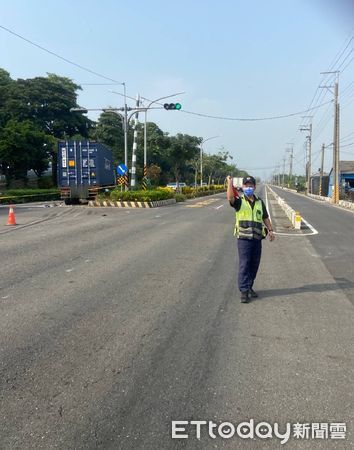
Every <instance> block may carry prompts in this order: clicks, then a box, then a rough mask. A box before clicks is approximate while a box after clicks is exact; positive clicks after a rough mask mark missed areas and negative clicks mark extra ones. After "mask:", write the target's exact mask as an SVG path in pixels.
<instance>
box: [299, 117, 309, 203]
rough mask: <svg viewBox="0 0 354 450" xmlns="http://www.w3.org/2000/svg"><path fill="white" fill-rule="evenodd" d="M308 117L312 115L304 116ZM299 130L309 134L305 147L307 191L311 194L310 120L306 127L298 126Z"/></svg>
mask: <svg viewBox="0 0 354 450" xmlns="http://www.w3.org/2000/svg"><path fill="white" fill-rule="evenodd" d="M305 117H309V118H311V119H312V116H304V118H305ZM300 131H308V132H309V134H308V135H307V136H306V140H307V147H306V150H307V151H306V153H307V164H306V167H307V193H308V194H311V172H312V168H311V165H312V161H311V146H312V122H310V125H309V126H308V127H303V128H300Z"/></svg>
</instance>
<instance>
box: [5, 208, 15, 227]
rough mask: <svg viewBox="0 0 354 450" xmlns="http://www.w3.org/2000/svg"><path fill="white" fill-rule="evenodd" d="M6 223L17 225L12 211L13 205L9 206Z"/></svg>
mask: <svg viewBox="0 0 354 450" xmlns="http://www.w3.org/2000/svg"><path fill="white" fill-rule="evenodd" d="M6 225H17V224H16V219H15V212H14V208H13V206H10V209H9V218H8V219H7V224H6Z"/></svg>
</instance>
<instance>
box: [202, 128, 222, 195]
mask: <svg viewBox="0 0 354 450" xmlns="http://www.w3.org/2000/svg"><path fill="white" fill-rule="evenodd" d="M218 137H221V135H220V134H218V135H217V136H211V137H209V138H207V139H203V140H202V142H201V143H200V187H203V144H205V142H207V141H210V140H211V139H216V138H218Z"/></svg>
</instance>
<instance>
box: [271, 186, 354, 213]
mask: <svg viewBox="0 0 354 450" xmlns="http://www.w3.org/2000/svg"><path fill="white" fill-rule="evenodd" d="M268 187H269V185H268ZM277 187H279V186H277ZM269 189H270V187H269ZM282 189H283V190H284V191H288V192H293V193H294V194H297V195H302V196H305V197H310V198H313V199H314V200H318V201H320V202H326V203H328V204H329V205H332V206H337V207H338V206H339V207H340V208H343V209H352V210H354V202H349V201H348V200H339V203H338V205H337V204H336V203H333V202H332V197H325V196H324V195H316V194H306V195H304V194H300V193H299V192H297V191H295V190H294V189H288V188H282Z"/></svg>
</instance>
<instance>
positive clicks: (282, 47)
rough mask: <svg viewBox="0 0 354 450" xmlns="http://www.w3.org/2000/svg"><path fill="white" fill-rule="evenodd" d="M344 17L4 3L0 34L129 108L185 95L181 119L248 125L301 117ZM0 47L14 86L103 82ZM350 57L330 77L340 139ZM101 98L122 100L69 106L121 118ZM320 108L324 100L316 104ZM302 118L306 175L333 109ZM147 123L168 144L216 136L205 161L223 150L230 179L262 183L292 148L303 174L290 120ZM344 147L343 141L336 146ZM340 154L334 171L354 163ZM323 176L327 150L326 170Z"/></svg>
mask: <svg viewBox="0 0 354 450" xmlns="http://www.w3.org/2000/svg"><path fill="white" fill-rule="evenodd" d="M331 5H332V6H331ZM333 5H335V6H333ZM348 5H349V3H348V2H347V1H345V0H343V1H339V2H332V3H331V2H326V1H319V0H312V1H311V0H308V1H305V0H286V1H285V0H269V1H261V0H255V1H239V0H235V1H231V0H230V1H229V0H227V1H226V0H220V1H218V2H215V1H210V0H204V1H194V2H191V1H185V0H179V1H178V2H172V1H166V0H165V1H160V0H150V1H149V2H145V1H139V0H136V1H135V2H126V1H125V2H123V1H120V0H119V1H113V0H102V1H101V2H97V1H92V0H86V1H82V0H76V1H70V2H69V1H67V0H63V1H60V2H53V1H51V0H49V1H43V0H32V1H30V2H29V1H25V0H12V1H11V2H7V1H4V2H2V11H1V19H0V25H3V26H5V27H8V28H10V29H12V30H13V31H15V32H17V33H19V34H21V35H23V36H25V37H26V38H28V39H30V40H32V41H34V42H36V43H38V44H40V45H42V46H44V47H46V48H48V49H50V50H52V51H54V52H56V53H58V54H60V55H62V56H64V57H66V58H68V59H70V60H72V61H75V62H76V63H78V64H81V65H83V66H86V67H89V68H91V69H92V70H94V71H97V72H100V73H101V74H104V75H106V76H107V77H110V78H113V79H115V80H117V81H125V82H126V84H127V91H128V94H130V95H132V96H135V95H136V94H137V93H138V92H139V93H140V94H141V95H143V96H145V97H148V98H151V99H155V98H158V97H161V96H163V95H168V94H172V93H175V92H179V91H185V92H186V94H184V95H183V96H181V97H179V98H178V100H180V101H181V103H182V105H183V109H185V110H188V111H193V112H201V113H205V114H210V115H214V116H215V115H216V116H226V117H251V118H258V117H264V116H278V115H283V114H288V113H293V112H297V111H303V110H306V108H307V107H308V106H309V104H310V102H311V99H312V98H313V95H314V94H315V91H316V88H317V86H318V85H319V84H320V81H321V77H322V76H321V75H320V72H322V71H325V70H327V69H328V68H329V67H330V65H331V63H332V61H333V59H334V58H335V57H336V55H338V54H339V53H340V51H341V50H343V48H344V47H345V45H346V43H347V42H348V41H349V38H350V37H351V35H352V34H353V20H352V19H353V18H354V15H353V14H352V12H353V11H352V8H351V7H350V6H348ZM0 38H1V45H0V48H1V53H0V56H1V67H3V68H4V69H6V70H7V71H9V72H10V74H11V76H12V77H13V78H29V77H34V76H39V75H45V74H46V73H47V72H53V73H57V74H59V75H63V76H68V77H70V78H72V79H73V80H74V81H76V82H78V83H100V82H102V83H104V82H105V80H103V79H100V78H99V77H97V76H94V75H92V74H90V73H87V72H84V71H82V70H80V69H78V68H76V67H74V66H71V65H69V64H67V63H65V62H63V61H60V60H59V59H57V58H55V57H54V56H51V55H49V54H47V53H44V52H42V51H41V50H39V49H37V48H35V47H33V46H31V45H29V44H27V43H26V42H24V41H22V40H20V39H18V38H17V37H15V36H13V35H11V34H9V33H7V32H6V31H4V30H2V29H0ZM353 42H354V41H353ZM353 42H352V43H351V44H350V46H349V47H348V49H347V51H346V53H344V54H343V58H342V59H344V58H345V57H346V55H348V54H349V52H350V51H351V48H352V46H353ZM352 56H353V55H352V54H350V55H348V58H347V60H346V64H347V63H349V65H348V66H347V67H346V69H345V70H344V72H343V73H342V74H341V75H340V92H341V91H343V95H342V96H341V98H340V100H341V105H343V109H342V116H341V136H343V137H345V136H347V135H348V134H350V133H352V132H354V121H353V119H352V118H353V117H354V114H353V113H354V97H353V96H352V94H353V92H354V87H353V86H350V83H351V82H352V80H353V75H354V62H352V63H351V62H350V61H351V57H352ZM340 62H341V61H339V62H338V64H337V66H338V65H340ZM346 64H344V65H343V66H342V68H344V67H345V65H346ZM323 81H324V82H325V83H326V84H328V83H331V82H332V80H331V79H328V80H323ZM346 86H348V89H347V90H346V91H345V88H346ZM109 89H114V90H117V91H120V92H122V87H121V86H84V90H83V91H82V92H81V93H80V96H79V103H80V105H82V106H85V107H105V106H108V105H115V106H122V104H123V103H122V98H121V97H120V96H118V95H115V94H113V93H110V92H109ZM331 98H332V94H331V93H330V92H329V91H327V90H326V91H325V92H324V93H323V99H321V101H320V102H317V103H322V102H325V101H328V100H330V99H331ZM315 104H316V102H315ZM326 111H327V112H326ZM308 114H310V113H308ZM311 114H314V117H313V130H314V133H313V152H314V170H315V169H317V168H318V167H319V163H320V162H319V150H320V146H321V144H322V142H324V143H326V144H330V143H331V141H332V132H333V126H332V122H333V121H332V106H331V105H329V106H324V107H322V108H320V109H318V110H315V111H314V112H311ZM93 118H95V116H93ZM149 118H150V119H151V120H153V121H155V122H156V123H157V124H158V125H159V126H160V127H161V128H162V129H163V130H164V131H168V132H169V133H171V134H175V133H178V132H181V133H188V134H192V135H196V136H201V137H204V138H205V139H206V138H208V137H210V136H214V135H221V137H220V138H218V139H213V140H210V141H209V142H207V143H206V144H205V151H207V152H216V151H218V149H219V148H220V147H221V146H223V147H225V149H227V150H229V151H230V153H231V154H232V155H233V157H234V162H236V164H237V165H238V166H239V167H241V168H245V169H247V170H248V171H249V172H250V173H254V174H255V175H257V176H261V177H265V176H269V174H270V173H272V171H273V169H272V168H273V167H274V166H275V165H277V164H279V163H280V162H281V161H282V158H283V157H284V154H285V148H286V147H287V143H288V142H291V141H292V142H294V143H295V145H294V153H295V167H294V169H295V172H297V173H304V155H305V153H304V141H305V136H306V133H301V132H299V131H298V129H299V125H300V123H301V122H302V121H303V124H306V120H308V119H301V115H299V116H295V117H290V118H286V119H281V120H274V121H255V122H237V121H224V120H216V119H208V118H200V117H197V116H193V115H189V114H186V113H183V112H173V111H164V110H162V111H154V112H151V113H150V115H149ZM353 141H354V135H353V139H352V140H351V138H350V137H349V138H348V140H344V142H343V144H350V143H351V142H353ZM343 151H346V152H349V153H342V159H348V160H349V159H354V146H348V147H343ZM287 158H288V156H287ZM287 165H288V163H287ZM330 167H331V151H330V149H328V150H327V151H326V169H329V168H330Z"/></svg>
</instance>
